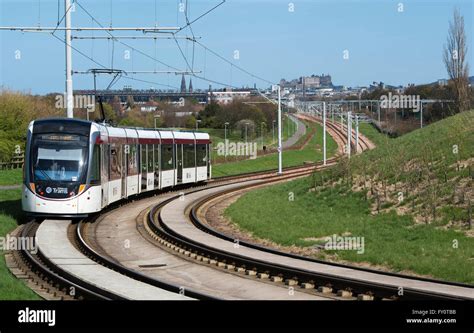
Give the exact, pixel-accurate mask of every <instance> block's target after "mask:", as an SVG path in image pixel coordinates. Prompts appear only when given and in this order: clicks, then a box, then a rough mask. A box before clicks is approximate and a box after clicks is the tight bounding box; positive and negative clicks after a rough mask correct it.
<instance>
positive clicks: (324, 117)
mask: <svg viewBox="0 0 474 333" xmlns="http://www.w3.org/2000/svg"><path fill="white" fill-rule="evenodd" d="M323 164H324V165H326V102H323Z"/></svg>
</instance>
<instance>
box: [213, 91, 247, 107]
mask: <svg viewBox="0 0 474 333" xmlns="http://www.w3.org/2000/svg"><path fill="white" fill-rule="evenodd" d="M250 94H251V92H250V90H245V91H212V92H209V97H210V99H212V100H213V101H214V102H216V103H218V104H230V103H232V102H233V101H234V100H236V99H245V98H248V97H250Z"/></svg>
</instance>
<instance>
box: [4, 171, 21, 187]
mask: <svg viewBox="0 0 474 333" xmlns="http://www.w3.org/2000/svg"><path fill="white" fill-rule="evenodd" d="M22 179H23V170H22V169H13V170H0V186H4V185H18V184H21V182H22Z"/></svg>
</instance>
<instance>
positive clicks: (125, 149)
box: [122, 145, 130, 198]
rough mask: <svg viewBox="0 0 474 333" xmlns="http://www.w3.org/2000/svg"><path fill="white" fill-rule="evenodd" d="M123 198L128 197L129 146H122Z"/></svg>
mask: <svg viewBox="0 0 474 333" xmlns="http://www.w3.org/2000/svg"><path fill="white" fill-rule="evenodd" d="M122 148H123V149H122V198H125V197H127V173H128V170H127V166H128V163H127V162H128V153H129V150H130V146H129V145H123V146H122Z"/></svg>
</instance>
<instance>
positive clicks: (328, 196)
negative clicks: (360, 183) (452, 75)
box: [226, 112, 474, 283]
mask: <svg viewBox="0 0 474 333" xmlns="http://www.w3.org/2000/svg"><path fill="white" fill-rule="evenodd" d="M472 117H474V112H468V113H465V114H463V115H458V116H456V117H452V118H449V119H446V120H445V121H442V122H438V123H436V124H433V125H431V126H429V127H427V128H425V129H423V130H419V131H415V132H412V133H410V134H407V135H406V136H403V137H400V138H397V139H393V140H382V141H385V143H380V146H379V147H378V148H377V149H375V150H374V151H371V152H368V153H366V154H364V155H363V156H360V157H359V158H354V159H353V160H354V165H353V170H354V171H355V172H357V171H358V170H359V171H360V170H361V168H363V165H364V163H365V165H366V167H365V169H366V170H367V171H366V172H367V173H368V174H369V175H373V176H375V175H378V176H379V177H381V176H380V175H379V173H380V170H383V171H384V176H386V177H387V179H388V181H389V182H390V181H391V182H395V181H399V180H400V179H403V178H405V177H406V175H403V174H402V175H400V174H399V172H397V170H400V168H398V167H397V166H398V165H406V164H407V163H408V161H412V160H414V159H415V158H420V156H421V155H422V152H424V151H426V149H427V148H428V147H432V149H433V151H432V156H434V157H433V160H436V157H438V159H441V156H444V159H443V160H446V163H447V164H450V163H451V162H452V161H455V160H456V159H457V158H458V155H455V156H454V157H453V156H450V155H453V154H452V146H453V144H458V145H459V147H460V152H459V157H460V159H461V160H463V159H467V158H470V157H472V156H473V155H474V149H473V148H474V135H473V134H472V133H473V129H474V126H473V124H472V120H471V119H472ZM369 130H370V129H369ZM362 132H363V133H365V132H367V129H365V132H364V129H362ZM368 136H369V137H370V135H368ZM371 139H373V138H371ZM379 139H380V137H379ZM376 140H377V139H376ZM374 141H375V140H374ZM382 141H380V142H382ZM426 143H429V145H425V144H426ZM391 163H392V164H393V163H396V164H395V165H394V167H393V168H390V165H391ZM367 165H369V166H367ZM435 165H436V167H433V170H432V171H433V172H432V174H433V176H436V175H437V174H439V170H438V169H440V168H441V166H439V164H436V163H435ZM441 165H445V164H441ZM464 170H465V169H464ZM463 172H464V173H465V171H463V170H461V171H460V172H458V173H457V174H454V173H453V172H452V171H451V172H450V173H449V177H450V178H449V179H454V180H456V179H458V178H465V176H466V175H465V174H463ZM328 176H329V175H328ZM318 177H319V176H315V177H314V178H311V177H309V178H307V179H302V180H297V181H293V182H289V183H285V184H281V185H276V186H272V187H269V188H265V189H260V190H257V191H252V192H250V193H248V194H246V195H245V196H243V197H241V198H240V199H239V200H238V201H237V202H236V203H235V204H234V205H232V206H230V207H229V208H228V209H227V210H226V215H228V216H229V217H230V218H231V219H232V221H233V222H235V223H237V224H238V225H239V226H240V227H241V228H243V229H245V230H248V231H250V232H252V233H254V235H255V236H257V237H260V238H266V239H271V240H273V241H276V242H277V243H280V244H283V245H292V244H295V245H299V246H308V245H313V244H315V243H318V241H308V240H305V239H307V238H310V237H312V238H320V237H324V236H331V235H332V234H338V235H341V234H342V233H344V232H350V233H351V235H352V236H362V237H364V238H365V253H364V254H357V253H356V252H355V251H327V252H325V253H322V256H323V257H325V256H326V257H330V258H333V259H334V258H335V259H343V260H349V261H354V262H369V263H371V264H375V265H383V266H387V267H389V268H390V269H392V270H394V271H401V270H410V271H413V272H415V273H418V274H423V275H431V276H434V277H437V278H441V279H446V280H454V281H459V282H466V283H474V269H473V268H472V263H471V262H472V258H473V257H474V238H472V237H467V236H466V234H465V233H464V232H463V231H464V230H458V229H455V228H453V229H448V230H446V229H441V228H439V227H438V226H439V224H437V223H433V224H415V223H414V220H413V218H412V217H411V216H410V215H403V216H399V215H397V214H396V213H395V212H393V211H387V212H384V213H380V214H375V215H374V214H371V207H370V206H371V205H373V200H369V201H368V200H366V196H365V193H363V192H352V191H351V190H349V189H350V188H349V187H347V186H344V185H338V186H335V187H331V186H327V187H325V188H324V189H321V190H318V191H314V192H313V191H310V189H312V188H314V182H315V181H316V179H317V178H318ZM447 184H449V182H448V183H447ZM290 192H293V193H294V195H295V200H294V201H289V200H288V194H289V193H290ZM420 200H421V199H420ZM448 206H449V205H445V206H444V207H443V208H441V209H446V207H448ZM275 207H278V210H277V211H276V210H275ZM454 240H457V241H458V244H459V246H458V248H453V241H454ZM319 242H321V241H319Z"/></svg>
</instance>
